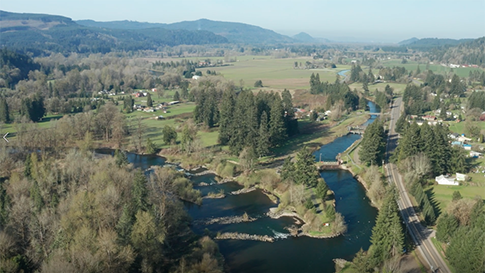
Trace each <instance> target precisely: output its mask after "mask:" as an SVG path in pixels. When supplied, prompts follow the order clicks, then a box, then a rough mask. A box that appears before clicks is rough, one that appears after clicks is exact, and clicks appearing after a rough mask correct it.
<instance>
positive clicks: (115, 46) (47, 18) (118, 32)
mask: <svg viewBox="0 0 485 273" xmlns="http://www.w3.org/2000/svg"><path fill="white" fill-rule="evenodd" d="M0 33H1V35H2V36H1V37H2V39H0V47H9V48H13V49H16V50H19V51H25V52H27V51H28V52H32V53H34V55H42V54H49V53H51V52H61V53H70V52H77V53H98V52H99V53H107V52H111V51H121V50H123V51H135V50H156V49H158V48H159V47H162V46H176V45H183V44H186V45H199V44H220V43H228V40H227V39H226V38H225V37H222V36H219V35H216V34H214V33H212V32H209V31H199V30H195V31H191V30H183V29H176V30H175V29H165V28H142V29H130V30H126V29H111V28H110V29H108V28H99V27H87V26H81V25H79V24H77V23H75V22H74V21H72V20H71V19H70V18H67V17H62V16H53V15H46V14H25V13H11V12H5V11H0Z"/></svg>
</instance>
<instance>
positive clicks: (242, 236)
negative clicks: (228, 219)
mask: <svg viewBox="0 0 485 273" xmlns="http://www.w3.org/2000/svg"><path fill="white" fill-rule="evenodd" d="M214 239H216V240H250V241H261V242H269V243H272V242H274V238H273V237H270V236H268V235H253V234H247V233H238V232H225V233H221V234H217V236H216V237H215V238H214Z"/></svg>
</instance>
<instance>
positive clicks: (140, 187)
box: [132, 170, 148, 211]
mask: <svg viewBox="0 0 485 273" xmlns="http://www.w3.org/2000/svg"><path fill="white" fill-rule="evenodd" d="M146 184H147V180H146V177H145V175H144V174H143V172H142V171H141V170H137V171H136V172H135V177H134V181H133V190H132V204H133V211H140V210H142V211H147V210H148V204H147V198H148V190H147V185H146Z"/></svg>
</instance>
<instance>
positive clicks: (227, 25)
mask: <svg viewBox="0 0 485 273" xmlns="http://www.w3.org/2000/svg"><path fill="white" fill-rule="evenodd" d="M76 23H78V24H80V25H84V26H89V27H99V28H110V29H146V28H154V27H155V28H164V29H171V30H179V29H183V30H190V31H201V30H205V31H210V32H212V33H215V34H217V35H220V36H223V37H226V38H227V40H228V41H229V42H231V43H244V44H277V43H293V42H295V40H294V39H292V38H290V37H288V36H285V35H281V34H278V33H276V32H274V31H272V30H269V29H264V28H261V27H258V26H253V25H248V24H243V23H233V22H221V21H212V20H208V19H200V20H196V21H183V22H178V23H173V24H160V23H141V22H136V21H111V22H97V21H93V20H80V21H76Z"/></svg>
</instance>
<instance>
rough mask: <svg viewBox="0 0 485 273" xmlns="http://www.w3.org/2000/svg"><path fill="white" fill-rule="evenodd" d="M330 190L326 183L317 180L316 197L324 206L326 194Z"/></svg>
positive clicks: (321, 179)
mask: <svg viewBox="0 0 485 273" xmlns="http://www.w3.org/2000/svg"><path fill="white" fill-rule="evenodd" d="M329 189H330V188H329V187H328V185H327V183H325V180H323V178H320V179H318V184H317V188H316V189H315V190H316V194H317V197H318V198H320V199H321V200H322V202H323V203H324V204H325V200H326V199H327V193H328V190H329Z"/></svg>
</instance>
